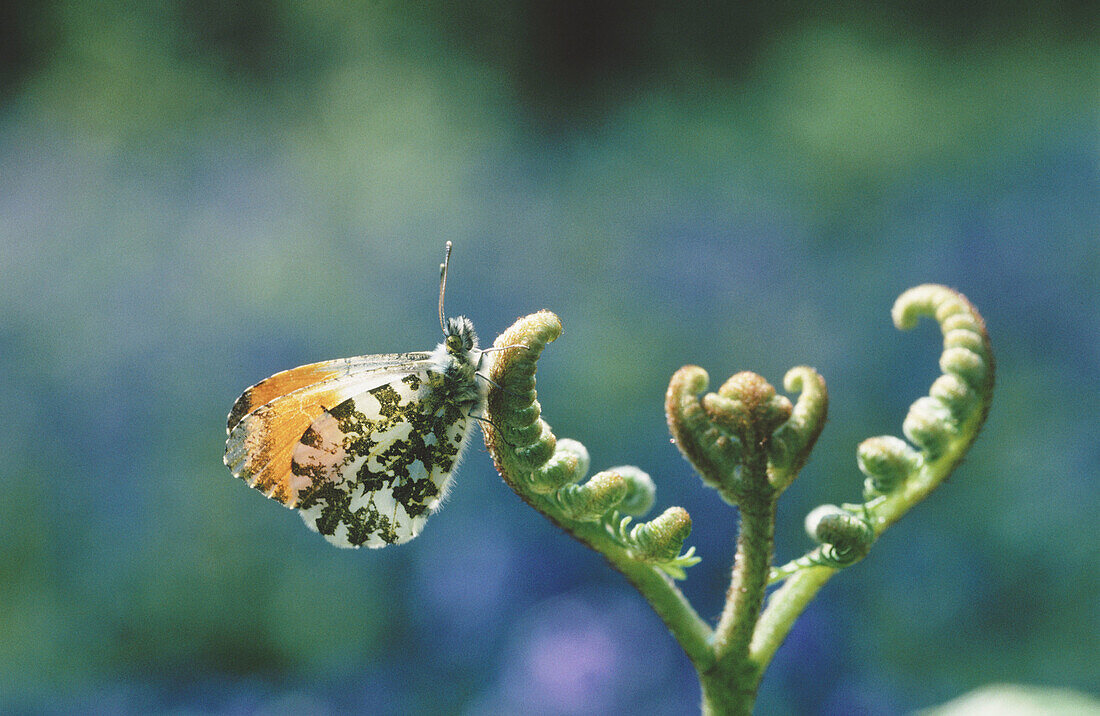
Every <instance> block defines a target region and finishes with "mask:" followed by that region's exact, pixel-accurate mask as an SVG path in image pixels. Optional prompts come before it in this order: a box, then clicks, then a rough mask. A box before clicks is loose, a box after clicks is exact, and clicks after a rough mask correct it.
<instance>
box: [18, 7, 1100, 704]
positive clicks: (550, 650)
mask: <svg viewBox="0 0 1100 716" xmlns="http://www.w3.org/2000/svg"><path fill="white" fill-rule="evenodd" d="M1097 21H1098V13H1097V6H1096V5H1095V4H1094V3H1085V2H1058V1H1056V0H1046V1H1044V0H1038V1H1037V2H1029V3H1026V4H1025V3H995V2H984V1H981V0H978V1H977V2H968V3H947V2H938V1H935V0H925V1H918V2H915V3H914V2H901V1H900V0H898V1H896V2H887V3H880V4H874V5H871V4H867V5H864V4H860V3H841V4H836V5H829V6H826V7H825V8H824V9H823V8H822V6H821V5H820V4H818V3H811V2H808V1H802V2H794V3H784V4H771V3H763V2H756V3H752V2H750V3H741V4H737V5H729V6H721V5H719V4H714V5H707V6H705V7H697V8H695V9H687V8H683V7H679V6H672V5H670V6H669V7H667V8H666V7H664V6H663V5H662V4H657V3H641V4H636V3H628V2H625V1H624V0H591V1H588V2H582V1H581V0H563V1H560V2H551V1H550V0H525V1H523V2H512V3H502V2H492V1H490V0H473V1H471V2H466V3H461V4H459V3H446V2H425V3H416V4H415V6H412V7H405V6H403V5H402V4H400V3H376V2H363V3H340V2H319V3H310V4H305V3H302V4H297V3H291V2H275V3H267V2H258V1H255V0H252V1H249V2H243V3H234V4H223V3H221V2H215V1H214V0H189V1H182V0H179V1H176V2H165V3H149V4H145V5H137V4H131V3H127V2H120V1H117V0H108V1H107V2H100V3H94V4H93V3H62V2H46V3H39V2H29V1H24V2H15V3H6V4H5V5H4V7H3V9H2V10H0V279H2V280H0V360H2V367H3V373H4V377H3V380H0V419H2V421H3V424H4V427H5V429H4V430H3V432H2V437H0V450H2V452H3V455H4V460H3V463H2V465H3V466H2V467H0V479H2V483H0V484H2V486H3V492H4V499H3V500H0V710H17V711H18V710H27V711H32V712H40V711H45V712H58V713H68V712H81V713H85V712H101V713H107V712H112V713H113V712H144V711H181V712H183V711H198V712H205V713H309V712H315V713H337V712H344V711H349V710H360V711H362V712H369V713H458V714H476V715H482V714H503V713H520V712H522V713H538V714H604V713H608V714H614V713H625V712H627V711H629V710H633V711H634V712H637V713H646V714H681V713H691V712H692V711H694V710H695V708H696V704H697V703H698V698H699V695H698V686H697V684H696V681H695V677H694V673H693V672H692V671H691V669H690V667H689V665H688V662H687V659H686V658H685V657H684V656H683V655H682V654H681V653H680V652H679V651H678V648H677V646H676V645H675V643H674V642H673V640H672V639H671V638H670V637H669V636H668V635H667V633H666V632H665V631H664V629H663V626H662V625H661V623H660V621H659V620H658V619H657V617H656V616H655V615H654V614H652V612H650V611H649V609H648V607H647V605H646V604H645V603H644V602H643V600H642V599H641V598H640V597H639V596H638V595H637V594H636V593H634V592H633V591H632V590H631V589H630V587H629V586H628V585H627V584H626V583H625V580H623V579H622V577H621V576H619V575H618V574H617V573H615V572H613V571H611V570H610V569H609V568H608V567H607V566H606V565H605V563H604V562H603V561H602V559H601V558H600V557H598V556H597V555H595V554H592V553H590V552H588V551H587V550H586V549H584V548H583V547H581V546H580V545H579V544H576V543H574V542H573V541H571V540H570V539H568V538H567V537H565V536H564V535H562V534H560V533H558V532H557V531H556V530H555V529H554V528H553V527H551V526H550V525H549V524H547V523H546V522H544V521H543V520H542V519H541V518H540V517H539V516H538V515H536V514H535V513H534V512H532V511H531V510H530V509H529V508H527V507H526V506H525V505H524V504H522V503H521V501H520V500H518V499H517V498H516V497H515V496H514V495H513V494H512V493H511V492H510V491H509V490H508V489H507V488H506V487H505V486H504V484H503V483H502V482H501V481H500V479H499V478H498V476H497V475H496V474H495V473H494V471H493V469H492V466H491V463H490V460H489V459H488V457H487V455H486V453H485V450H484V447H483V446H481V444H480V440H477V441H475V443H474V449H473V450H471V454H470V455H469V457H468V458H467V460H466V462H465V463H464V465H463V466H462V469H461V470H460V473H459V475H458V478H457V481H458V484H457V487H456V489H455V490H454V491H453V493H452V498H451V499H450V500H449V503H448V505H447V507H446V508H445V509H444V510H443V512H442V513H441V514H439V515H438V516H436V517H434V518H433V519H432V520H431V521H430V522H429V523H428V526H427V529H426V530H425V532H424V533H423V535H422V536H421V537H419V538H418V539H417V540H416V541H414V542H412V543H410V544H408V545H405V546H402V547H396V548H391V549H387V550H383V551H377V552H375V551H356V552H352V551H340V550H336V549H334V548H332V547H330V546H329V545H328V544H327V543H325V542H324V541H323V540H322V539H320V538H319V537H318V536H317V535H315V534H313V533H311V532H309V531H307V530H306V529H304V528H303V526H302V524H301V521H300V520H299V519H298V518H297V517H296V516H295V515H294V514H292V513H290V512H288V511H286V510H285V509H283V508H282V507H280V506H279V505H278V504H276V503H274V502H271V501H267V500H264V499H263V498H262V497H261V496H260V495H259V494H258V493H256V492H254V491H252V490H249V489H248V488H247V487H246V486H245V485H244V484H242V483H241V482H240V481H238V480H234V479H232V478H231V477H230V475H229V474H228V472H227V470H226V469H225V468H224V467H223V466H222V463H221V455H222V451H223V446H224V439H225V435H224V425H225V422H224V421H225V414H226V412H227V411H228V409H229V407H230V405H231V404H232V402H233V400H234V399H235V398H236V397H237V395H238V393H239V392H240V391H241V390H242V389H243V388H245V387H246V386H248V385H250V384H251V383H254V382H256V381H257V380H259V379H261V378H263V377H265V376H267V375H269V374H270V373H273V372H275V371H278V370H282V369H285V368H289V367H292V366H294V365H298V364H301V363H306V362H311V361H316V360H324V359H328V358H335V357H342V356H348V355H357V354H363V353H378V352H391V351H406V350H423V349H429V348H431V347H432V346H434V345H435V344H436V343H437V342H438V341H439V339H440V335H439V327H438V325H437V321H436V316H435V303H436V289H437V279H438V274H437V266H438V262H439V260H440V258H441V255H442V247H443V242H444V241H445V240H448V239H450V240H453V241H454V242H455V245H456V248H455V253H454V257H453V261H452V274H451V280H450V283H449V295H448V307H449V310H450V312H451V313H452V314H458V313H464V314H466V315H468V316H470V317H471V318H472V319H473V320H474V322H475V324H476V325H477V326H478V328H479V329H480V331H481V332H482V336H483V340H484V341H485V342H489V341H491V340H492V338H493V337H494V336H495V335H496V334H497V333H499V332H500V331H501V330H503V329H504V328H505V327H506V326H507V325H509V324H510V322H511V321H512V320H513V319H514V318H516V317H517V316H520V315H523V314H526V313H529V312H532V311H535V310H537V309H541V308H549V309H551V310H553V311H555V312H556V313H557V314H558V315H559V316H560V317H561V318H562V321H563V323H564V325H565V333H564V335H563V336H562V338H561V339H560V340H559V341H558V342H557V343H555V344H554V345H552V346H551V347H550V348H549V349H548V350H547V352H546V353H545V355H544V358H543V360H542V362H541V370H540V374H539V395H540V399H541V400H542V402H543V407H544V410H545V417H546V418H547V419H548V420H549V421H550V423H551V424H552V425H553V427H554V428H555V431H556V433H557V434H558V435H559V436H560V437H573V438H576V439H579V440H581V441H582V442H584V443H585V444H586V445H587V446H588V448H589V450H590V452H591V453H592V456H593V467H594V469H602V468H605V467H608V466H611V465H616V464H623V463H631V464H637V465H639V466H640V467H642V468H643V469H645V470H647V471H649V472H650V473H651V474H652V475H653V477H654V479H655V481H656V483H657V486H658V493H657V509H663V508H665V507H667V506H669V505H672V504H678V505H682V506H684V507H685V508H687V510H688V511H689V512H690V513H691V515H692V517H693V519H694V523H695V530H694V533H693V534H692V536H691V538H690V541H689V544H691V545H695V546H696V547H697V549H698V553H699V554H700V555H701V556H702V557H703V560H704V561H703V562H702V563H701V564H700V565H698V566H697V567H694V568H692V569H691V570H690V572H689V578H688V580H687V582H686V583H685V585H684V589H685V591H686V592H687V594H688V596H689V597H690V598H691V599H692V600H693V601H694V602H695V604H696V606H697V608H698V609H699V610H700V612H701V613H702V614H703V615H704V616H706V617H708V618H713V617H715V616H716V615H717V614H718V612H719V611H720V609H721V600H722V597H723V593H724V591H725V588H726V582H727V574H728V568H729V564H730V561H731V558H732V552H733V539H734V536H735V534H736V520H735V513H734V512H732V511H731V510H730V509H729V508H727V507H726V506H725V504H724V503H722V502H721V501H720V500H719V499H718V497H717V496H716V495H715V494H714V493H713V492H712V491H710V490H708V489H706V488H704V487H703V486H702V485H701V484H700V483H699V481H698V480H697V478H696V477H695V476H694V474H693V473H692V471H691V469H690V467H689V466H688V464H687V463H686V462H684V461H683V460H682V459H681V457H680V456H679V454H678V453H677V452H676V450H675V448H674V447H673V446H672V445H670V444H669V442H668V439H667V431H666V428H665V425H664V417H663V413H662V398H663V393H664V390H665V387H666V385H667V381H668V378H669V376H670V375H671V374H672V373H673V372H674V371H675V370H676V369H677V368H678V367H679V366H681V365H684V364H686V363H697V364H700V365H702V366H704V367H705V368H707V370H708V371H710V373H711V377H712V383H713V384H715V385H717V384H718V383H720V382H721V381H723V380H724V379H725V378H726V377H727V376H728V375H730V374H732V373H734V372H736V371H738V370H743V369H751V370H755V371H757V372H759V373H761V374H763V375H764V376H765V377H767V378H768V379H769V380H771V381H772V382H773V383H775V384H776V385H779V384H781V381H782V376H783V373H784V372H785V371H786V370H787V368H789V367H791V366H793V365H797V364H809V365H813V366H815V367H816V368H817V369H818V370H819V371H820V372H821V373H822V374H823V375H824V376H825V378H826V380H827V382H828V385H829V390H830V393H831V395H832V405H831V407H830V422H829V424H828V425H827V427H826V429H825V432H824V434H823V436H822V438H821V440H820V442H819V444H818V448H817V450H816V451H815V454H814V457H813V458H812V459H811V462H810V464H809V465H808V467H807V468H806V470H805V471H804V472H803V475H802V477H801V478H800V479H799V481H797V482H796V484H795V485H794V486H793V487H792V489H791V490H790V491H789V493H788V494H787V495H786V496H785V499H784V500H783V502H782V504H781V506H780V515H779V518H780V524H779V527H778V534H777V555H776V558H777V560H778V561H785V560H787V559H790V558H792V557H794V556H797V555H799V554H801V553H802V552H803V551H804V550H806V549H807V548H808V547H809V546H810V544H809V540H808V538H806V537H805V535H804V534H803V533H802V518H803V516H804V515H805V514H806V512H808V511H809V510H810V509H811V508H812V507H813V506H814V505H817V504H819V503H822V502H841V501H848V500H854V499H858V496H859V494H860V484H861V476H860V475H859V473H858V471H857V470H856V467H855V447H856V445H857V444H858V442H859V441H860V440H862V439H864V438H866V437H869V436H872V435H878V434H900V424H901V420H902V418H903V417H904V414H905V411H906V408H907V406H908V404H909V403H910V402H912V401H913V400H914V399H915V398H917V397H919V396H920V395H923V394H924V393H925V392H926V391H927V388H928V385H929V384H930V382H931V380H932V379H933V378H934V377H935V375H936V373H937V369H936V359H937V356H938V351H939V337H938V333H937V331H936V329H935V327H934V325H933V324H931V323H926V324H924V325H922V327H921V328H920V329H918V330H917V331H914V332H913V334H912V335H909V334H900V333H897V332H896V331H895V330H894V329H893V327H892V325H891V323H890V319H889V309H890V306H891V304H892V302H893V300H894V298H895V297H896V296H897V295H898V294H899V293H900V292H901V291H903V290H904V289H905V288H907V287H909V286H912V285H915V284H918V283H922V282H938V283H946V284H949V285H951V286H954V287H957V288H958V289H960V290H962V291H963V292H964V293H966V294H967V295H968V296H969V297H970V298H971V299H972V300H973V301H974V303H975V304H976V305H977V306H978V307H979V309H980V310H981V311H982V312H983V314H984V315H985V317H986V320H987V322H988V325H989V330H990V334H991V335H992V339H993V345H994V348H995V350H996V354H997V358H998V362H999V371H998V386H997V396H996V399H995V401H994V407H993V412H992V414H991V416H990V419H989V423H988V425H987V427H986V430H985V432H984V434H983V435H982V436H981V438H980V439H979V441H978V443H977V444H976V445H975V447H974V449H973V451H972V452H971V454H970V457H969V458H968V460H967V461H966V462H965V463H964V464H963V465H962V466H961V468H960V469H959V470H958V471H957V472H956V474H955V475H954V477H953V478H952V479H951V480H950V481H949V482H948V483H947V484H946V485H944V486H943V487H942V488H941V489H940V490H939V491H938V492H937V493H936V494H935V495H933V497H932V498H931V499H930V500H929V501H928V502H927V503H925V504H923V505H921V506H920V507H919V508H918V509H917V510H916V511H915V512H914V513H911V514H910V515H909V516H907V517H906V519H905V520H903V521H902V522H901V523H900V524H899V525H898V526H897V527H896V528H895V529H893V530H891V531H890V532H889V533H888V534H887V535H886V536H885V537H884V539H883V540H882V541H881V542H880V543H879V544H878V545H876V547H875V549H874V551H873V552H872V554H871V556H870V558H869V559H867V560H866V561H865V562H863V563H861V564H859V565H858V566H856V567H854V568H852V569H851V570H849V571H847V572H845V573H843V574H842V575H840V576H839V577H838V578H836V579H835V580H833V582H832V583H830V584H829V585H828V586H827V588H826V589H825V590H824V591H823V592H822V593H821V594H820V596H819V598H818V599H817V600H816V601H815V602H814V603H813V604H812V606H811V607H810V608H809V610H808V611H807V612H806V614H805V616H804V617H803V619H802V620H801V621H800V622H799V623H798V625H797V626H796V628H795V629H794V631H793V632H792V634H791V635H790V637H789V639H788V640H787V642H786V643H785V645H784V646H783V647H782V648H781V650H780V651H779V653H778V655H777V657H776V660H775V662H774V663H773V665H772V668H771V670H770V671H769V672H768V674H767V677H766V678H765V681H764V684H763V687H762V691H761V697H760V712H761V713H807V714H813V713H822V714H841V713H843V714H851V713H880V714H890V713H900V712H905V711H908V710H910V709H913V708H918V707H923V706H928V705H931V704H935V703H938V702H942V701H944V700H947V699H949V698H952V697H955V696H957V695H959V694H962V693H964V692H966V691H969V690H971V689H973V688H975V687H978V686H980V685H983V684H987V683H990V682H997V681H1011V682H1021V683H1028V684H1049V685H1058V686H1066V687H1072V688H1077V689H1084V690H1093V689H1095V688H1096V687H1097V671H1096V655H1097V654H1098V653H1100V600H1097V597H1096V595H1097V593H1098V591H1100V578H1098V576H1097V575H1098V571H1097V567H1098V565H1100V538H1098V536H1097V532H1098V530H1097V514H1100V500H1098V489H1097V488H1098V479H1097V478H1098V473H1100V440H1098V437H1100V435H1098V430H1097V418H1096V411H1097V405H1098V404H1100V381H1098V379H1097V375H1098V373H1100V163H1098V162H1100V151H1098V147H1100V132H1098V126H1100V112H1098V109H1100V94H1098V87H1100V42H1098V34H1097V32H1096V28H1097Z"/></svg>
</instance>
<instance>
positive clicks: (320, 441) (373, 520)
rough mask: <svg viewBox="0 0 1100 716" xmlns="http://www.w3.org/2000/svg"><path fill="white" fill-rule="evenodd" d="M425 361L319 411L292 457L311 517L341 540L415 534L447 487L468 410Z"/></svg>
mask: <svg viewBox="0 0 1100 716" xmlns="http://www.w3.org/2000/svg"><path fill="white" fill-rule="evenodd" d="M448 396H449V393H448V391H447V389H446V379H445V378H444V376H443V375H442V374H441V373H438V372H436V371H434V370H431V369H428V368H421V369H419V370H415V371H411V372H409V373H407V374H405V375H403V376H401V377H399V378H394V379H392V380H390V381H389V382H386V383H382V384H380V385H377V386H374V387H371V388H369V389H367V390H364V391H363V392H361V393H359V394H358V395H355V396H352V397H349V398H347V399H346V400H344V401H343V402H341V403H339V404H337V405H335V406H334V407H332V408H330V409H328V410H325V411H323V412H322V413H321V414H320V415H319V416H318V417H317V418H316V419H315V420H314V421H313V422H312V423H311V424H310V425H309V427H308V428H307V429H306V430H305V431H304V432H303V433H302V436H301V439H300V440H299V442H298V444H297V445H296V446H295V448H294V450H293V453H292V458H291V472H292V473H293V475H294V480H295V481H296V482H297V481H301V484H303V485H308V486H306V487H304V488H303V489H301V491H300V492H299V501H298V504H297V506H298V508H299V509H300V510H301V513H302V519H303V520H305V522H306V524H307V525H308V526H309V527H310V528H312V529H314V530H317V531H318V532H320V533H321V534H322V535H324V536H325V538H326V539H328V540H329V541H330V542H332V543H333V544H336V545H338V546H342V547H358V546H367V547H383V546H385V545H388V544H399V543H401V542H407V541H408V540H411V539H412V538H413V537H416V535H418V534H419V533H420V530H421V529H422V528H423V525H424V522H425V521H426V520H427V518H428V515H430V514H431V513H432V511H434V510H435V509H436V508H437V507H438V506H439V504H440V501H441V500H442V499H443V497H444V496H445V495H446V492H447V489H448V488H449V486H450V478H451V473H452V471H453V470H454V468H455V465H456V463H457V461H458V459H459V456H460V455H461V452H462V449H463V447H464V446H465V443H466V439H467V437H468V436H469V429H468V428H469V417H468V416H467V415H466V414H465V413H463V412H462V411H461V410H460V409H459V408H458V406H456V405H455V403H454V402H453V401H450V400H448V399H447V398H448Z"/></svg>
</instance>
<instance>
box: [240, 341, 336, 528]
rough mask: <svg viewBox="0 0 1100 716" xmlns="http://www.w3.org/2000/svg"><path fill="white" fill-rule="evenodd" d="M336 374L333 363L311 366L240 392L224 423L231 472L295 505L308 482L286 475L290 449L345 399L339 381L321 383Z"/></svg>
mask: <svg viewBox="0 0 1100 716" xmlns="http://www.w3.org/2000/svg"><path fill="white" fill-rule="evenodd" d="M326 366H327V368H326ZM341 374H342V371H341V370H339V369H338V368H337V369H334V368H333V364H332V362H329V363H316V364H313V365H307V366H302V367H300V368H295V369H293V370H288V371H284V372H282V373H278V374H276V375H273V376H272V377H270V378H268V379H267V380H265V381H263V382H261V383H257V384H256V385H255V386H253V387H252V388H249V389H248V390H247V391H245V393H244V394H243V395H242V396H241V397H240V398H238V400H237V404H236V405H234V406H233V412H232V413H230V419H229V423H230V431H229V440H228V443H227V448H226V454H225V463H226V465H228V466H229V468H230V470H232V472H233V474H234V475H236V476H237V477H239V478H241V479H243V480H246V481H247V482H248V484H249V485H250V486H251V487H254V488H256V489H257V490H260V491H262V492H263V493H264V494H265V495H267V496H268V497H270V498H272V499H275V500H278V501H279V502H281V503H283V504H284V505H286V506H287V507H294V506H295V505H296V504H297V502H298V493H299V491H301V490H302V489H303V488H305V487H309V486H310V484H312V482H311V480H310V478H308V477H306V476H302V475H295V474H294V473H293V472H291V469H290V465H291V459H292V456H293V454H294V449H295V448H296V447H297V445H298V443H299V441H300V440H301V438H302V436H303V435H304V434H305V432H306V429H307V428H309V426H310V424H311V423H312V422H313V421H314V420H315V419H316V418H317V417H318V416H319V415H321V414H322V413H323V412H324V411H325V409H326V408H329V407H332V406H333V405H336V404H338V403H340V402H341V401H342V400H344V398H346V397H347V396H346V395H342V394H343V393H345V392H346V391H345V390H341V381H333V380H328V382H325V381H326V380H327V379H330V378H333V377H335V376H338V375H341ZM261 401H263V402H261ZM252 406H259V407H256V408H253V407H252Z"/></svg>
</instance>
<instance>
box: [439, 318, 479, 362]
mask: <svg viewBox="0 0 1100 716" xmlns="http://www.w3.org/2000/svg"><path fill="white" fill-rule="evenodd" d="M443 335H444V336H445V337H446V338H445V339H444V342H443V344H444V345H445V346H446V347H447V352H448V353H450V354H451V355H455V356H457V355H464V354H467V353H470V352H471V351H476V350H477V333H475V332H474V324H473V322H472V321H470V319H469V318H466V317H465V316H458V317H455V318H448V319H447V321H446V323H445V324H444V326H443Z"/></svg>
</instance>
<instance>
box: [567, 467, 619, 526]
mask: <svg viewBox="0 0 1100 716" xmlns="http://www.w3.org/2000/svg"><path fill="white" fill-rule="evenodd" d="M627 489H628V488H627V483H626V480H624V479H623V477H622V475H619V474H618V473H616V472H612V471H610V470H606V471H604V472H598V473H596V474H595V475H593V476H592V477H590V478H589V479H588V481H587V482H585V483H584V484H583V485H566V486H564V487H562V488H560V489H559V490H558V491H557V492H555V493H554V496H553V497H554V501H555V502H556V503H557V504H558V506H559V507H560V509H561V512H562V515H563V516H565V517H566V518H568V519H571V520H576V521H577V522H595V521H596V520H598V519H600V518H601V517H603V516H604V515H605V514H607V513H608V512H610V511H611V510H612V509H614V508H615V507H617V506H618V504H619V503H620V502H622V501H623V498H625V497H626V493H627Z"/></svg>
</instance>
